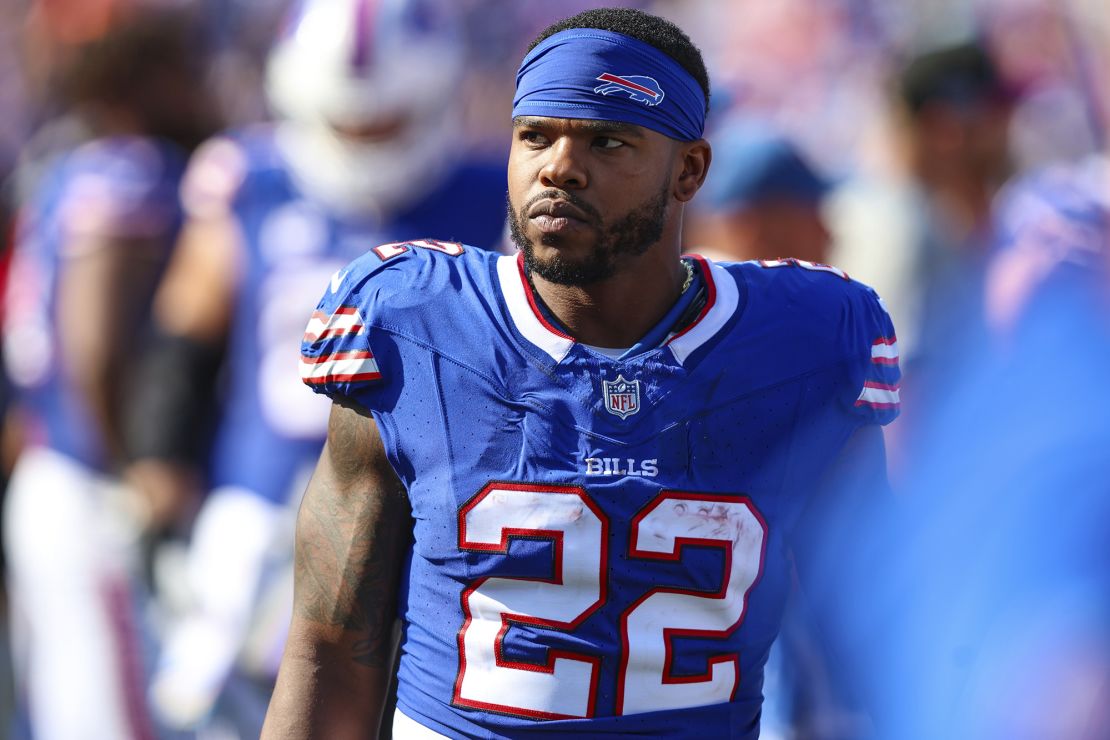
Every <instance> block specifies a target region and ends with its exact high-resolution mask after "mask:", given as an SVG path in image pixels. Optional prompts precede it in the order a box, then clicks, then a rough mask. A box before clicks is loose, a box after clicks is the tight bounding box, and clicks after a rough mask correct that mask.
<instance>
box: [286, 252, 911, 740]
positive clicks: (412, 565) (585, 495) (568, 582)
mask: <svg viewBox="0 0 1110 740" xmlns="http://www.w3.org/2000/svg"><path fill="white" fill-rule="evenodd" d="M695 267H696V273H697V287H696V289H698V290H704V291H705V295H706V300H705V303H704V307H703V308H702V309H701V311H700V314H699V315H698V316H697V318H696V320H694V321H693V322H692V323H690V324H689V325H688V326H687V327H686V328H685V329H682V330H681V331H677V332H672V333H667V332H663V336H665V337H666V338H665V340H664V341H662V342H661V343H660V344H659V345H658V346H655V347H648V348H646V349H645V350H644V351H642V352H639V353H636V354H633V355H632V356H626V357H623V358H621V359H611V358H609V357H606V356H603V355H602V354H600V353H598V352H596V351H595V350H593V349H591V348H589V347H587V346H584V345H582V344H579V343H577V342H575V341H574V339H573V338H571V337H570V336H568V335H566V334H565V333H564V332H563V331H561V330H560V329H559V328H558V327H557V326H556V325H554V324H553V323H552V322H551V321H550V320H549V319H548V318H547V317H546V314H545V313H544V312H543V310H542V307H541V305H540V303H539V302H538V300H537V298H536V296H535V295H533V293H532V291H531V288H530V286H529V283H528V281H527V280H526V279H525V277H524V272H523V262H522V260H521V259H520V258H519V256H517V257H513V256H497V255H492V254H488V253H484V252H481V251H479V250H475V249H472V248H470V247H467V246H464V245H461V244H458V243H452V242H437V241H430V240H420V241H414V242H407V243H394V244H386V245H383V246H380V247H378V248H376V249H374V250H371V251H370V252H368V253H367V254H366V255H365V256H363V257H361V258H360V259H358V260H356V261H355V262H354V263H352V264H351V265H349V266H348V267H347V268H346V269H345V270H344V271H343V272H341V273H340V274H338V275H337V276H336V279H335V281H333V282H332V284H331V285H330V286H329V288H328V290H327V292H326V294H325V295H324V298H323V300H322V301H321V302H320V304H319V306H318V308H317V311H316V313H315V314H313V316H312V319H311V322H310V323H309V326H308V331H307V335H306V337H305V340H304V343H303V345H302V360H301V362H302V365H301V373H302V377H303V379H304V380H305V382H306V383H307V384H309V385H310V386H311V387H312V388H313V389H314V390H316V391H317V392H320V393H324V394H326V395H329V396H332V397H337V396H342V397H348V398H351V399H354V400H355V401H357V402H358V403H360V404H361V405H363V406H365V407H366V408H367V409H369V410H371V411H372V413H373V416H374V418H375V420H376V421H377V424H378V426H379V429H380V432H381V435H382V438H383V441H384V443H385V446H386V450H387V452H388V454H389V457H390V460H391V462H392V464H393V466H394V468H395V470H396V472H397V474H398V475H399V477H400V478H401V480H402V481H403V482H404V484H405V486H406V488H407V490H408V495H409V499H410V502H411V505H412V511H413V517H414V521H415V524H414V527H415V530H414V544H413V547H412V551H411V553H410V562H409V564H408V569H407V571H406V576H405V578H404V584H403V596H402V604H401V612H402V617H403V619H404V624H405V635H404V640H403V646H402V650H403V654H402V658H401V665H400V672H399V677H398V681H399V690H398V702H399V706H400V708H401V710H402V711H403V712H404V713H405V714H407V715H408V716H409V717H412V718H414V719H416V720H417V721H419V722H420V723H422V724H424V725H426V726H428V727H430V728H432V729H435V730H437V731H439V732H441V733H444V734H446V735H449V736H453V737H482V738H488V737H564V736H566V737H570V736H575V735H577V736H581V737H598V736H606V735H611V734H624V733H641V734H642V733H650V734H656V735H661V736H670V737H687V736H690V737H694V736H696V737H726V736H727V737H755V736H756V735H757V734H758V725H759V713H760V704H761V701H762V693H761V688H762V666H763V664H764V661H765V660H766V657H767V652H768V650H769V648H770V646H771V643H772V642H773V640H774V639H775V636H776V633H777V630H778V624H779V620H780V615H781V611H782V608H783V601H784V599H785V597H786V594H787V591H788V589H789V583H790V578H789V566H788V551H789V540H790V536H791V530H792V528H793V527H794V526H795V524H796V522H797V520H798V518H799V515H800V513H801V510H802V508H803V507H804V506H805V505H806V503H807V502H808V501H809V498H810V494H811V493H812V492H813V490H814V488H815V485H816V480H817V478H818V476H819V475H820V474H821V473H822V471H823V470H824V469H825V468H826V466H827V465H828V464H829V462H830V460H831V459H832V458H833V456H834V455H836V454H837V452H838V451H839V449H840V448H841V446H842V445H843V443H844V442H845V440H846V439H847V438H848V437H849V435H851V434H852V433H853V432H854V431H855V430H856V429H858V428H859V427H860V426H861V425H865V424H875V423H885V422H887V421H889V420H891V419H892V418H894V416H895V415H896V414H897V408H898V390H897V387H898V381H899V370H898V364H897V343H896V340H895V337H894V330H893V328H892V326H891V324H890V321H889V318H888V317H887V314H886V312H885V310H884V309H883V307H882V305H881V303H880V302H879V300H878V298H877V297H876V296H875V294H874V293H873V292H872V291H871V290H870V289H869V288H867V287H865V286H862V285H860V284H858V283H855V282H852V281H850V280H848V279H847V278H846V277H845V276H844V275H843V274H842V273H840V272H839V271H837V270H835V269H833V268H828V267H824V266H820V265H811V264H808V263H800V262H797V261H781V262H773V263H763V264H759V263H741V264H715V263H712V262H709V261H707V260H703V259H701V258H696V259H695Z"/></svg>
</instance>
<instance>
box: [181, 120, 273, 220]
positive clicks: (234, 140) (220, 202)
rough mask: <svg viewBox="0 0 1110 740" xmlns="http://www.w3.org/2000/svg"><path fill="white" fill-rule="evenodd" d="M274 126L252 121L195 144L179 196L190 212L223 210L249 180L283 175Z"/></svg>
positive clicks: (246, 185) (247, 187)
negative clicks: (197, 145)
mask: <svg viewBox="0 0 1110 740" xmlns="http://www.w3.org/2000/svg"><path fill="white" fill-rule="evenodd" d="M283 172H284V171H283V168H282V162H281V157H280V156H279V154H278V152H277V147H276V144H275V140H274V127H273V126H272V125H269V124H254V125H250V126H244V127H242V128H237V129H229V130H227V131H223V132H221V133H219V134H217V135H216V136H213V137H212V138H210V139H208V140H207V141H205V142H204V143H202V144H201V145H200V146H199V147H197V150H196V152H194V153H193V156H192V157H191V158H190V159H189V167H188V170H187V171H186V173H185V179H184V183H183V185H182V198H183V200H184V202H185V205H186V207H187V208H188V210H189V211H190V213H194V214H201V215H204V214H206V213H208V212H210V211H213V210H216V209H225V208H227V207H228V206H229V205H230V204H231V203H233V202H234V201H235V200H236V199H237V198H238V197H239V195H240V194H241V193H243V192H246V191H248V190H249V189H250V183H251V182H255V181H259V180H263V179H265V178H267V177H270V178H273V177H282V176H284V175H283Z"/></svg>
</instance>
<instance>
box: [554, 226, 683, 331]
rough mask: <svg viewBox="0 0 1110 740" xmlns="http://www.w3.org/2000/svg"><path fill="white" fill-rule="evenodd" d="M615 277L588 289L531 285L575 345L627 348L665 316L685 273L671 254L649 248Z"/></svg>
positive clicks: (676, 251)
mask: <svg viewBox="0 0 1110 740" xmlns="http://www.w3.org/2000/svg"><path fill="white" fill-rule="evenodd" d="M622 267H623V269H621V270H620V271H619V272H618V273H617V274H616V275H613V276H612V277H611V278H609V279H607V280H604V281H602V282H599V283H596V284H594V285H587V286H571V285H559V284H557V283H551V282H548V281H547V280H544V279H543V278H541V277H540V276H538V275H533V276H532V284H533V286H534V287H535V290H536V292H537V293H538V294H539V296H540V298H542V299H543V302H544V303H545V304H546V305H547V307H548V309H549V310H550V311H551V312H552V313H553V314H554V315H555V318H557V319H558V320H559V322H560V323H562V325H563V326H564V327H566V328H567V330H569V331H570V333H571V334H572V335H573V336H574V337H575V339H577V340H578V341H579V342H582V343H584V344H591V345H594V346H596V347H612V348H620V347H630V346H632V345H633V344H635V343H636V342H637V341H639V340H640V338H642V337H643V336H644V335H645V334H647V333H648V332H649V331H650V330H651V329H652V328H653V327H654V326H655V325H656V324H658V323H659V321H660V320H661V319H662V318H663V316H664V315H666V313H667V311H668V310H669V309H670V308H671V306H673V305H674V303H675V301H676V300H678V297H679V296H680V295H681V294H682V286H683V284H684V283H685V282H686V276H687V273H686V268H685V267H684V266H683V265H682V263H681V261H680V260H679V249H678V246H677V241H676V243H675V247H674V249H663V248H661V247H653V248H652V249H651V250H649V251H648V252H647V253H645V254H643V255H640V256H639V257H635V258H632V260H631V261H630V262H629V263H628V264H625V265H623V266H622Z"/></svg>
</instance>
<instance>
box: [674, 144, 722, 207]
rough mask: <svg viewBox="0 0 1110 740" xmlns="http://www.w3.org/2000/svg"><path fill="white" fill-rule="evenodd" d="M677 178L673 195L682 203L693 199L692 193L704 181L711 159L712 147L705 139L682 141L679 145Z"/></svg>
mask: <svg viewBox="0 0 1110 740" xmlns="http://www.w3.org/2000/svg"><path fill="white" fill-rule="evenodd" d="M678 156H679V158H680V159H679V168H678V173H679V174H678V178H677V180H676V181H675V186H674V197H675V198H677V199H678V200H679V201H680V202H682V203H687V202H689V201H690V200H692V199H693V197H694V194H695V193H697V192H698V190H699V189H700V188H701V186H702V183H704V182H705V176H706V175H708V174H709V163H710V162H711V161H712V160H713V149H712V147H710V146H709V142H708V141H706V140H705V139H698V140H697V141H691V142H684V143H682V144H681V145H679V150H678Z"/></svg>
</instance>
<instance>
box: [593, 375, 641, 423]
mask: <svg viewBox="0 0 1110 740" xmlns="http://www.w3.org/2000/svg"><path fill="white" fill-rule="evenodd" d="M601 389H602V393H603V394H604V395H605V410H606V411H608V412H609V413H610V414H615V415H617V416H619V417H620V418H622V419H627V418H628V417H629V416H632V415H633V414H634V413H636V412H637V411H639V410H640V381H638V380H631V381H630V380H625V379H624V376H623V375H618V376H617V379H616V380H613V381H609V380H603V381H601Z"/></svg>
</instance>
